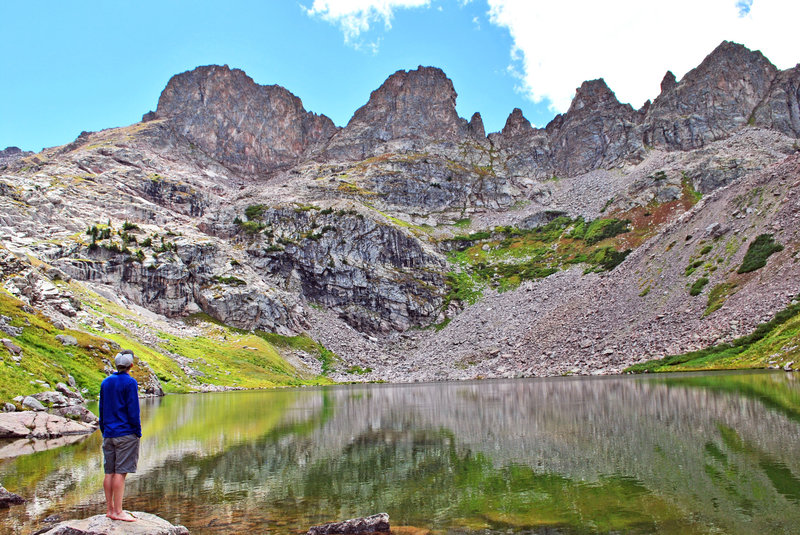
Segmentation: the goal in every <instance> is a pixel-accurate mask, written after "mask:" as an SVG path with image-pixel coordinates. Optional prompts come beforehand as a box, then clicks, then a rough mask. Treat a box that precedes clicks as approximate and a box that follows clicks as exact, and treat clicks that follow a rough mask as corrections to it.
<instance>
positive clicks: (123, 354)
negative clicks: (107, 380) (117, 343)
mask: <svg viewBox="0 0 800 535" xmlns="http://www.w3.org/2000/svg"><path fill="white" fill-rule="evenodd" d="M114 364H116V365H117V371H118V372H120V373H125V372H128V371H130V369H131V368H132V367H133V351H131V350H130V349H123V350H122V351H120V352H119V353H117V356H116V357H114Z"/></svg>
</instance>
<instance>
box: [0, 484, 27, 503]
mask: <svg viewBox="0 0 800 535" xmlns="http://www.w3.org/2000/svg"><path fill="white" fill-rule="evenodd" d="M21 503H25V498H23V497H22V496H19V495H18V494H14V493H13V492H9V491H7V490H6V489H5V488H4V487H3V486H2V485H0V509H7V508H8V507H10V506H12V505H19V504H21Z"/></svg>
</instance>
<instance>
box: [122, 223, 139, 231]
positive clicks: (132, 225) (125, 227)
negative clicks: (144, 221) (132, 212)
mask: <svg viewBox="0 0 800 535" xmlns="http://www.w3.org/2000/svg"><path fill="white" fill-rule="evenodd" d="M122 230H125V231H128V230H139V225H137V224H136V223H131V222H130V221H125V222H124V223H123V224H122Z"/></svg>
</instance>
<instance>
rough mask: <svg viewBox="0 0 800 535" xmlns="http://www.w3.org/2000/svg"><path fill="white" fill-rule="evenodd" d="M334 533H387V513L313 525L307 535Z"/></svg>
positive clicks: (330, 534) (328, 534) (329, 534)
mask: <svg viewBox="0 0 800 535" xmlns="http://www.w3.org/2000/svg"><path fill="white" fill-rule="evenodd" d="M334 533H389V515H388V514H387V513H379V514H377V515H372V516H368V517H365V518H352V519H350V520H345V521H343V522H331V523H330V524H322V525H320V526H313V527H312V528H310V529H309V530H308V535H332V534H334Z"/></svg>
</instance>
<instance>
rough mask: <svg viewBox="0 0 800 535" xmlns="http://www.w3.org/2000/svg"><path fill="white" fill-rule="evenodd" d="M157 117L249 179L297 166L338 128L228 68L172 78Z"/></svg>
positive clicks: (290, 98) (200, 69)
mask: <svg viewBox="0 0 800 535" xmlns="http://www.w3.org/2000/svg"><path fill="white" fill-rule="evenodd" d="M153 118H155V119H165V120H166V121H167V122H168V123H169V124H170V126H171V127H172V128H173V129H174V130H175V131H176V132H177V133H179V134H181V135H183V136H185V137H186V138H187V139H188V140H189V141H191V142H192V143H194V144H195V145H197V147H199V148H200V149H202V150H203V151H205V152H207V153H208V154H209V155H211V156H212V157H213V158H215V159H217V160H219V161H220V162H222V163H223V164H225V165H227V166H228V167H230V168H231V169H233V170H235V171H237V172H240V173H242V174H245V175H259V174H268V173H270V172H273V171H275V170H277V169H281V168H285V167H287V166H289V165H291V164H294V163H297V161H298V160H299V158H300V157H301V156H303V155H304V154H307V153H309V152H310V151H312V150H313V149H314V148H315V147H317V146H318V145H320V144H322V143H325V142H326V141H328V139H330V137H331V136H332V135H333V134H334V133H335V132H336V130H337V128H336V126H335V125H334V124H333V121H331V120H330V119H328V118H327V117H325V116H324V115H317V114H314V113H310V112H307V111H306V110H305V108H303V104H302V102H301V101H300V99H299V98H297V97H296V96H294V95H293V94H291V93H290V92H289V91H287V90H286V89H284V88H282V87H280V86H277V85H271V86H262V85H258V84H256V83H255V82H254V81H253V80H252V78H250V77H249V76H247V75H246V74H245V73H244V71H241V70H239V69H230V68H228V66H227V65H226V66H218V65H211V66H207V67H198V68H196V69H194V70H192V71H187V72H185V73H182V74H179V75H176V76H173V77H172V79H171V80H170V81H169V83H168V84H167V87H166V89H164V91H163V92H162V93H161V97H160V98H159V99H158V108H157V109H156V111H155V114H154V115H153Z"/></svg>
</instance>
